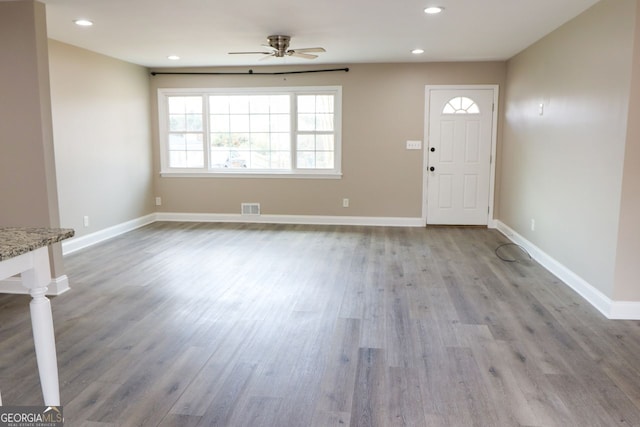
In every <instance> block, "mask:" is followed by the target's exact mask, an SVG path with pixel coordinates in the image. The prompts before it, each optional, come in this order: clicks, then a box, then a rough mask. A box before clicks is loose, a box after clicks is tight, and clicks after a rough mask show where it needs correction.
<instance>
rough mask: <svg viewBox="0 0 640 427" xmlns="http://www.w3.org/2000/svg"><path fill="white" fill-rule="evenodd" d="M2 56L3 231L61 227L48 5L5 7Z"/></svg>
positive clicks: (57, 263)
mask: <svg viewBox="0 0 640 427" xmlns="http://www.w3.org/2000/svg"><path fill="white" fill-rule="evenodd" d="M0 57H1V58H2V60H0V76H2V78H0V118H1V119H0V226H36V227H58V226H59V225H60V224H59V213H58V198H57V192H56V172H55V162H54V153H53V142H52V136H51V133H52V130H51V102H50V92H49V67H48V58H47V30H46V15H45V8H44V5H42V4H41V3H36V2H33V1H20V2H0ZM51 254H52V263H51V267H52V274H53V276H54V277H58V276H61V275H63V274H64V273H63V266H62V258H61V251H60V245H59V244H58V245H54V247H53V248H52V250H51Z"/></svg>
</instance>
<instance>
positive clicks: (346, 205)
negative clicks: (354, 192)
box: [342, 199, 349, 208]
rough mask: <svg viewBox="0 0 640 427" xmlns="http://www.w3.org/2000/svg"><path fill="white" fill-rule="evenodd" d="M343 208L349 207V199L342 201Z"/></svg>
mask: <svg viewBox="0 0 640 427" xmlns="http://www.w3.org/2000/svg"><path fill="white" fill-rule="evenodd" d="M342 207H343V208H348V207H349V199H342Z"/></svg>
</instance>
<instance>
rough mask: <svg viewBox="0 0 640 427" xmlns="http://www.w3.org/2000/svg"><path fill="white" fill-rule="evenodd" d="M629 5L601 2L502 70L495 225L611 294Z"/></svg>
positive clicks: (630, 0) (629, 1)
mask: <svg viewBox="0 0 640 427" xmlns="http://www.w3.org/2000/svg"><path fill="white" fill-rule="evenodd" d="M635 7H636V5H635V0H603V1H601V2H599V3H597V4H596V5H595V6H594V7H592V8H591V9H589V10H587V11H586V12H585V13H583V14H582V15H580V16H578V17H577V18H575V19H574V20H572V21H570V22H569V23H567V24H565V25H564V26H562V27H561V28H559V29H558V30H556V31H554V32H553V33H551V34H550V35H548V36H547V37H545V38H544V39H542V40H541V41H539V42H538V43H536V44H534V45H533V46H531V47H529V48H528V49H526V50H525V51H524V52H522V53H520V54H519V55H517V56H516V57H514V58H513V59H512V60H510V61H509V62H508V70H507V95H506V112H505V121H504V142H503V144H502V162H501V165H502V169H501V203H500V207H499V212H500V216H499V218H500V219H501V220H502V221H503V222H504V223H506V224H507V225H509V226H510V227H512V228H513V229H514V230H516V231H517V232H518V233H520V234H522V235H523V236H524V237H525V238H527V239H528V240H529V241H531V242H532V243H534V244H535V245H537V246H538V247H539V248H541V249H542V250H543V251H545V252H546V253H548V254H549V255H551V256H552V257H553V258H555V259H556V260H558V261H559V262H560V263H562V264H563V265H564V266H566V267H567V268H569V269H570V270H572V271H573V272H575V273H576V274H578V275H579V276H580V277H582V278H583V279H584V280H586V281H587V282H588V283H590V284H591V285H593V286H595V287H596V288H598V289H599V290H600V291H602V292H603V293H604V294H606V295H607V296H609V297H612V296H613V295H614V293H613V277H614V269H615V263H616V246H617V239H618V219H619V216H620V199H621V185H622V178H623V176H622V170H623V169H622V166H623V161H624V150H625V142H626V139H627V134H626V129H627V109H628V105H629V87H630V82H631V57H632V46H633V31H634V23H635V18H634V17H635V10H636V9H635ZM540 103H543V104H544V115H543V116H540V115H539V114H538V109H539V104H540ZM636 165H637V163H636ZM629 178H630V179H633V178H632V177H631V175H630V174H629ZM636 188H637V187H636ZM531 219H535V222H536V228H535V231H531V229H530V222H531Z"/></svg>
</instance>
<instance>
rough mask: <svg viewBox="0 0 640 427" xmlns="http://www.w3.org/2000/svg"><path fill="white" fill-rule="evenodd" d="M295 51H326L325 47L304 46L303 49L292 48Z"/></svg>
mask: <svg viewBox="0 0 640 427" xmlns="http://www.w3.org/2000/svg"><path fill="white" fill-rule="evenodd" d="M291 50H293V51H294V52H298V53H300V52H302V53H311V52H326V50H325V49H324V48H323V47H303V48H302V49H291Z"/></svg>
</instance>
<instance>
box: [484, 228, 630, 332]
mask: <svg viewBox="0 0 640 427" xmlns="http://www.w3.org/2000/svg"><path fill="white" fill-rule="evenodd" d="M496 228H497V229H498V230H499V231H500V232H501V233H502V234H504V235H505V236H506V237H507V238H508V239H509V240H511V241H512V242H514V243H517V244H518V245H520V246H522V247H523V248H525V249H526V250H527V252H529V254H531V257H533V258H534V259H535V260H536V261H537V262H538V263H540V264H541V265H542V266H543V267H544V268H546V269H547V270H549V271H550V272H551V273H552V274H554V275H555V276H556V277H557V278H558V279H560V280H562V281H563V282H564V283H565V284H566V285H567V286H569V287H570V288H571V289H573V290H574V291H576V292H577V293H578V294H579V295H580V296H582V298H584V299H585V300H586V301H587V302H588V303H590V304H591V305H592V306H594V307H595V308H596V309H597V310H598V311H599V312H600V313H602V314H603V315H604V316H605V317H606V318H607V319H619V320H623V319H624V320H640V301H615V300H612V299H611V298H609V297H608V296H606V295H605V294H603V293H602V292H601V291H600V290H598V289H597V288H595V287H594V286H593V285H591V284H590V283H588V282H587V281H586V280H584V279H583V278H581V277H580V276H578V275H577V274H575V273H574V272H573V271H571V270H569V269H568V268H567V267H565V266H564V265H562V264H561V263H559V262H558V261H557V260H555V259H554V258H552V257H551V256H549V255H548V254H547V253H545V252H544V251H543V250H541V249H540V248H538V247H537V246H536V245H534V244H533V243H531V242H530V241H528V240H527V239H525V238H524V237H522V236H521V235H520V234H518V233H516V232H515V231H514V230H513V229H511V228H510V227H509V226H507V225H506V224H504V223H502V222H501V221H496Z"/></svg>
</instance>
